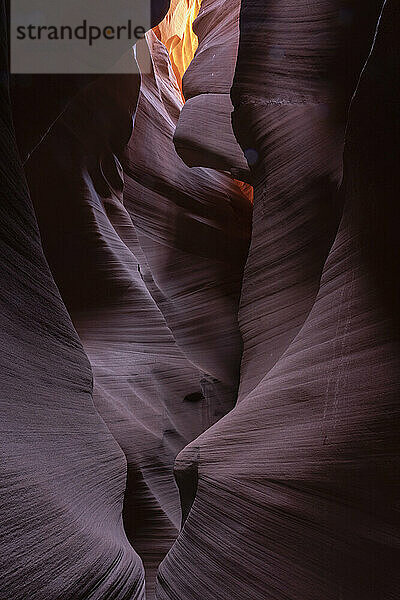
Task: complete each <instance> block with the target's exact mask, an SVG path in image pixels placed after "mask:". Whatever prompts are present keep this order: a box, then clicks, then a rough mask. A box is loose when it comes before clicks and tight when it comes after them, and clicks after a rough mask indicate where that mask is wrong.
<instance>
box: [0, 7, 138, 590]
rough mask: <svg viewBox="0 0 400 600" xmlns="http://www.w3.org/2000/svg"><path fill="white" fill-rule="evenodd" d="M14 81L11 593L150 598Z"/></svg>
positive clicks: (5, 134) (8, 472)
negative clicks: (36, 186) (45, 241)
mask: <svg viewBox="0 0 400 600" xmlns="http://www.w3.org/2000/svg"><path fill="white" fill-rule="evenodd" d="M0 11H1V28H2V30H1V69H2V72H3V73H6V69H7V65H6V56H7V54H6V46H5V44H4V42H5V39H6V38H5V32H4V30H3V25H4V23H5V12H4V6H3V4H1V8H0ZM7 86H8V81H7V78H6V77H3V78H2V81H1V87H0V105H1V122H0V127H1V138H0V140H1V141H0V175H1V182H2V184H1V202H0V248H1V262H2V265H1V270H0V280H1V281H0V309H1V310H0V322H1V327H0V330H1V334H0V345H1V353H0V385H1V399H0V430H1V442H0V448H1V450H0V451H1V467H0V477H1V487H0V506H1V555H0V573H1V577H0V597H1V598H2V600H26V599H27V598H29V599H31V600H50V599H54V600H55V599H57V600H58V599H61V598H62V599H63V600H64V599H65V600H84V599H87V598H93V600H95V599H96V600H100V599H103V598H105V597H106V598H110V599H112V600H126V599H127V598H129V599H143V598H144V571H143V566H142V562H141V559H140V558H139V556H138V555H137V554H136V553H135V552H134V550H133V549H132V547H131V546H130V544H129V542H128V540H127V538H126V535H125V532H124V528H123V525H122V520H121V511H122V507H123V498H124V490H125V479H126V461H125V457H124V454H123V453H122V451H121V449H120V447H119V446H118V444H117V443H116V441H115V439H114V438H113V436H112V435H111V433H110V431H109V430H108V428H107V427H106V425H105V423H104V421H103V419H102V418H101V417H100V415H99V412H98V411H97V409H96V408H95V406H94V404H93V398H92V373H91V369H90V365H89V362H88V360H87V358H86V356H85V353H84V350H83V348H82V345H81V343H80V341H79V339H78V336H77V334H76V331H75V330H74V328H73V326H72V323H71V320H70V317H69V315H68V313H67V311H66V309H65V306H64V304H63V302H62V300H61V297H60V294H59V291H58V289H57V287H56V285H55V283H54V280H53V277H52V276H51V274H50V270H49V267H48V264H47V262H46V260H45V257H44V254H43V250H42V247H41V241H40V238H39V231H38V227H37V223H36V219H35V217H34V212H33V207H32V203H31V200H30V198H29V193H28V189H27V186H26V181H25V177H24V174H23V171H22V167H21V164H20V160H19V157H18V153H17V149H16V141H15V135H14V131H13V127H12V120H11V110H10V106H9V96H8V89H7ZM42 177H43V174H42Z"/></svg>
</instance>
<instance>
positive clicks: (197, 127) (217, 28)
mask: <svg viewBox="0 0 400 600" xmlns="http://www.w3.org/2000/svg"><path fill="white" fill-rule="evenodd" d="M239 11H240V1H239V0H234V1H233V2H232V0H218V1H216V0H203V1H202V4H201V8H200V12H199V15H198V17H197V19H196V20H195V22H194V23H193V30H194V31H195V33H196V34H197V36H198V40H199V47H198V49H197V51H196V54H195V56H194V60H193V61H192V62H191V63H190V66H189V67H188V69H187V70H186V72H185V75H184V77H183V93H184V96H185V98H186V103H185V105H184V107H183V109H182V112H181V115H180V117H179V121H178V124H177V127H176V131H175V135H174V142H175V148H176V150H177V152H178V154H179V156H181V158H182V159H183V160H184V161H185V162H186V164H187V165H189V166H191V167H195V166H208V167H212V168H215V169H219V170H223V171H230V172H231V173H232V174H233V175H234V177H236V178H237V179H239V180H240V181H242V180H243V181H247V180H248V177H249V170H248V166H247V162H246V159H245V157H244V155H243V151H242V149H241V148H240V146H239V144H238V143H237V141H236V138H235V136H234V134H233V130H232V121H231V113H232V109H233V107H232V103H231V99H230V90H231V87H232V81H233V76H234V72H235V66H236V58H237V51H238V45H239Z"/></svg>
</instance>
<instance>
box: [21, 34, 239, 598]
mask: <svg viewBox="0 0 400 600" xmlns="http://www.w3.org/2000/svg"><path fill="white" fill-rule="evenodd" d="M148 44H149V47H150V52H151V57H152V61H153V72H152V73H151V74H150V75H148V74H147V75H144V76H143V79H142V83H141V84H140V81H139V78H138V77H135V76H121V77H119V76H118V77H115V76H114V77H105V78H101V79H98V80H96V81H95V82H93V83H92V84H91V85H90V86H88V87H86V88H85V89H84V90H83V91H82V92H80V93H79V94H78V95H76V96H75V98H74V99H73V100H72V101H71V102H70V103H69V105H68V106H67V108H66V109H65V111H64V113H63V114H62V115H61V116H60V118H59V119H58V120H57V123H55V124H54V126H53V127H52V128H51V130H50V131H49V132H48V134H47V135H46V136H45V138H44V139H43V140H42V142H41V143H40V144H39V146H38V147H36V148H35V150H34V152H33V153H32V154H31V156H30V158H29V160H28V162H27V164H26V170H27V174H28V181H29V185H30V190H31V194H32V198H33V201H34V205H35V209H36V213H37V216H38V220H39V225H40V230H41V236H42V242H43V247H44V250H45V252H46V256H47V258H48V261H49V264H50V267H51V269H52V272H53V274H54V277H55V279H56V282H57V285H58V286H59V289H60V292H61V294H62V297H63V299H64V301H65V302H66V305H67V307H68V310H69V312H70V314H71V316H72V319H73V322H74V325H75V327H76V329H77V332H78V334H79V337H80V339H81V341H82V343H83V347H84V349H85V351H86V354H87V356H88V358H89V360H90V364H91V366H92V370H93V375H94V390H93V398H94V402H95V406H96V409H97V410H98V411H99V413H100V414H101V416H102V417H103V419H104V421H105V422H106V424H107V426H108V428H109V430H110V432H111V434H112V435H113V437H114V438H115V440H116V441H117V442H118V444H119V446H120V448H121V449H122V451H123V453H124V455H125V457H126V460H127V465H128V472H127V487H126V492H125V498H124V511H123V517H124V527H125V532H126V535H127V537H128V539H129V541H130V543H131V544H132V546H133V548H134V549H135V551H136V552H137V553H138V554H139V555H140V557H141V559H142V560H143V562H144V567H145V570H146V594H147V598H151V597H152V596H153V593H154V584H155V575H156V570H157V568H158V565H159V563H160V562H161V560H162V559H163V557H164V556H165V554H166V552H167V551H168V550H169V548H170V546H171V545H172V543H173V541H174V539H175V538H176V536H177V533H178V529H179V527H180V522H181V509H180V503H179V496H178V490H177V487H176V485H175V481H174V476H173V469H172V465H173V462H174V459H175V456H176V455H177V453H178V452H179V451H180V450H181V449H182V448H183V447H184V446H185V445H186V444H187V443H188V442H190V441H191V440H193V439H194V438H196V437H197V436H198V435H199V434H200V433H201V432H202V431H204V430H205V429H207V428H209V427H210V426H211V425H212V424H213V423H215V422H216V421H217V420H218V419H219V418H220V417H221V416H223V415H224V414H226V412H228V411H229V410H230V409H231V408H232V406H233V404H234V402H235V399H236V391H237V385H238V372H239V363H240V356H241V337H240V334H239V329H238V323H237V310H238V301H239V292H240V284H241V276H242V269H243V264H244V261H245V257H246V254H247V248H248V239H249V226H250V213H251V211H250V204H249V202H248V199H247V198H246V197H245V196H244V195H243V193H242V191H241V189H240V187H238V185H237V184H235V182H234V181H233V180H232V179H231V177H229V176H227V175H224V174H220V173H216V172H214V171H212V170H211V169H208V170H205V169H198V170H193V171H192V170H191V169H190V168H189V167H187V166H186V165H185V164H184V163H183V162H182V161H181V159H180V158H179V157H178V156H177V154H176V153H175V150H174V146H173V139H172V138H173V133H174V130H175V126H176V121H177V119H178V117H179V113H180V110H181V107H182V99H181V94H180V90H179V87H178V85H177V82H176V79H175V77H174V75H173V72H172V68H171V63H170V61H169V56H168V53H167V51H166V49H165V47H164V46H163V45H162V44H161V42H160V41H159V40H158V39H157V37H156V36H155V34H154V33H150V34H148ZM144 52H149V49H148V47H147V44H145V43H144V44H142V48H139V49H138V55H139V59H140V57H141V56H142V53H144ZM139 91H140V96H139ZM138 98H139V102H138ZM133 121H134V129H133V127H132V123H133ZM132 131H133V134H132ZM143 136H144V137H143ZM143 140H145V142H144V141H143ZM44 172H45V173H46V177H45V178H44V177H43V173H44Z"/></svg>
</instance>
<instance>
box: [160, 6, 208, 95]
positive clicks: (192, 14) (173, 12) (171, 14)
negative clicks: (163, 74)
mask: <svg viewBox="0 0 400 600" xmlns="http://www.w3.org/2000/svg"><path fill="white" fill-rule="evenodd" d="M200 5H201V0H172V1H171V6H170V9H169V11H168V13H167V15H166V17H165V19H164V20H163V21H162V22H161V23H160V24H159V25H157V27H155V28H154V32H155V34H156V35H157V37H158V39H159V40H161V41H162V43H163V44H164V45H165V47H166V48H167V50H168V52H169V55H170V59H171V64H172V68H173V70H174V73H175V76H176V79H177V82H178V85H179V87H180V89H181V90H182V77H183V75H184V73H185V71H186V69H187V68H188V66H189V65H190V63H191V61H192V59H193V57H194V54H195V52H196V50H197V47H198V39H197V36H196V34H195V33H194V31H193V29H192V25H193V21H194V20H195V18H196V17H197V15H198V13H199V10H200Z"/></svg>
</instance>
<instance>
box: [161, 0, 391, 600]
mask: <svg viewBox="0 0 400 600" xmlns="http://www.w3.org/2000/svg"><path fill="white" fill-rule="evenodd" d="M381 6H382V5H378V4H375V5H374V6H372V7H371V6H370V7H368V11H367V12H369V16H371V15H372V16H373V17H374V18H373V19H372V20H371V21H368V20H365V19H360V20H357V13H354V27H355V30H357V28H358V27H360V24H363V26H364V25H365V30H364V31H362V30H361V31H360V34H359V36H358V38H357V42H359V44H360V47H358V48H356V50H355V52H354V56H351V57H350V59H349V65H353V66H354V68H356V67H357V70H356V71H355V72H354V73H351V72H350V73H349V80H348V81H343V82H342V83H341V86H340V87H339V80H338V77H337V61H338V60H339V57H340V56H342V54H343V51H344V47H345V46H344V47H341V46H340V44H345V42H346V36H343V41H342V42H340V39H341V37H340V35H339V30H338V27H340V26H341V19H338V17H341V18H343V16H344V15H343V14H342V13H340V12H339V11H338V9H339V8H341V7H340V6H339V5H336V4H335V3H333V2H316V3H313V4H312V5H310V3H308V2H307V3H299V2H297V3H289V2H270V3H267V4H265V3H264V2H261V1H260V2H257V1H246V0H244V1H243V2H242V14H241V44H240V50H239V60H238V67H237V71H236V80H235V84H234V88H233V99H234V104H235V115H234V123H235V130H236V132H237V135H238V139H239V140H240V142H241V144H242V147H243V148H244V149H251V150H253V151H254V152H255V153H257V154H256V155H255V156H257V160H255V161H254V165H253V167H252V174H253V181H254V184H255V206H254V218H253V234H252V241H251V249H250V254H249V258H248V261H247V265H246V269H245V275H244V282H243V290H242V296H241V305H240V310H239V320H240V326H241V330H242V333H243V338H244V356H243V362H242V369H241V385H240V395H239V403H238V404H237V406H236V407H235V408H234V409H233V411H232V412H231V413H230V414H229V415H227V416H226V417H224V418H223V419H222V420H221V421H219V423H217V424H216V425H215V426H213V427H212V428H211V429H210V430H209V431H207V432H206V433H204V434H203V435H202V436H200V437H199V438H198V439H197V440H196V441H195V442H193V443H191V444H190V445H189V446H188V447H187V448H185V450H184V451H183V452H182V453H181V454H180V455H179V456H178V458H177V461H176V470H177V475H178V480H179V481H182V482H183V483H184V485H185V486H186V487H189V486H192V489H193V492H192V504H191V506H190V507H189V509H187V510H186V514H188V516H187V519H186V521H185V524H184V527H183V530H182V531H181V533H180V535H179V537H178V540H177V542H176V543H175V545H174V547H173V549H172V550H171V551H170V553H169V554H168V555H167V558H166V559H165V560H164V562H163V563H162V565H161V567H160V572H159V587H158V596H157V597H158V598H159V599H160V600H167V599H172V598H174V600H176V599H180V600H183V599H184V600H189V599H190V600H197V599H198V600H200V599H201V600H204V599H208V598H209V599H210V600H211V599H213V598H215V597H218V598H219V599H225V598H226V599H230V600H231V599H237V600H239V599H242V598H244V597H245V598H249V599H254V600H256V599H257V600H259V599H260V598H276V599H282V600H283V599H284V598H285V600H289V599H290V600H292V599H293V600H295V599H296V600H297V599H299V598H302V599H303V598H304V599H307V600H314V599H315V600H320V599H321V598H324V599H329V600H330V599H332V600H339V598H340V599H346V600H359V599H360V598H371V600H372V599H374V600H375V599H376V598H382V600H383V599H385V600H387V599H389V598H393V599H394V598H396V597H397V596H398V594H399V592H400V580H399V574H398V569H397V564H398V561H399V550H398V526H399V513H398V508H396V497H397V495H398V493H399V485H398V477H397V475H396V473H397V472H398V468H399V458H398V448H399V445H398V416H399V405H398V391H399V384H400V381H399V372H400V371H399V366H400V365H399V362H400V359H399V335H398V334H399V329H398V308H399V285H398V280H397V275H396V273H397V272H398V268H399V259H398V255H397V254H396V253H395V252H394V248H395V243H396V242H395V239H396V233H395V232H396V231H398V226H399V209H398V205H397V203H396V200H395V197H396V195H395V190H397V189H398V185H397V174H396V168H395V165H396V162H397V160H398V156H395V154H393V153H392V152H391V151H390V152H389V154H390V155H389V156H388V152H387V149H388V148H390V149H394V148H396V143H397V142H398V139H396V135H397V134H398V132H396V131H395V130H394V128H393V123H394V122H398V110H397V106H396V104H395V103H393V102H392V94H393V90H392V82H393V78H394V77H395V73H397V71H398V56H396V54H395V53H393V52H392V48H393V44H394V39H395V31H396V18H397V17H398V11H397V9H396V8H395V3H394V2H393V3H392V2H387V3H385V7H384V11H383V16H382V20H381V22H380V24H379V27H378V29H377V31H378V35H377V40H376V45H374V47H373V51H372V55H371V57H370V58H369V60H368V61H367V63H366V67H365V69H363V71H362V76H361V80H360V85H359V86H357V88H356V85H355V84H356V82H357V79H358V74H359V73H360V71H361V67H362V64H361V63H360V60H359V59H360V56H363V57H364V60H365V59H366V58H367V56H368V54H369V51H370V47H371V44H373V37H374V28H375V27H376V26H377V23H378V17H377V15H379V10H380V8H381ZM349 17H350V14H348V15H347V16H346V22H347V20H348V18H349ZM363 21H364V23H363ZM367 21H368V22H367ZM348 34H349V35H352V32H351V31H349V32H348ZM367 39H368V40H369V46H367V45H366V44H365V41H366V40H367ZM305 40H306V41H305ZM329 74H330V75H329ZM352 86H353V87H352ZM348 89H352V90H354V89H356V92H355V94H354V97H353V100H352V102H351V110H350V120H349V122H348V125H347V128H346V135H345V136H344V129H345V126H344V125H345V123H344V121H343V119H342V116H343V115H344V114H345V109H346V97H347V105H348V104H349V102H348V101H349V97H348V95H347V96H346V94H347V90H348ZM343 139H345V154H344V156H345V161H344V178H343V181H342V183H341V186H340V189H339V190H338V186H339V184H340V182H341V145H342V143H343ZM193 473H196V479H195V480H194V481H193Z"/></svg>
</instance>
